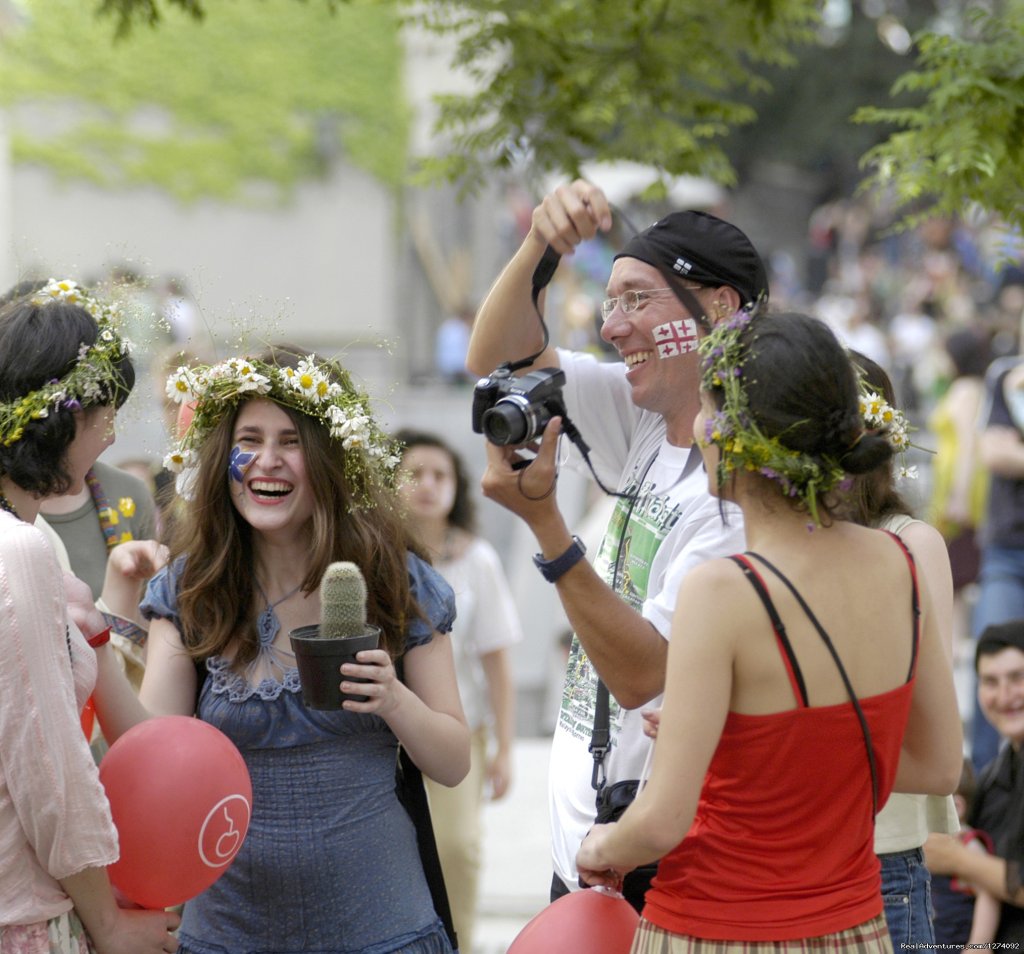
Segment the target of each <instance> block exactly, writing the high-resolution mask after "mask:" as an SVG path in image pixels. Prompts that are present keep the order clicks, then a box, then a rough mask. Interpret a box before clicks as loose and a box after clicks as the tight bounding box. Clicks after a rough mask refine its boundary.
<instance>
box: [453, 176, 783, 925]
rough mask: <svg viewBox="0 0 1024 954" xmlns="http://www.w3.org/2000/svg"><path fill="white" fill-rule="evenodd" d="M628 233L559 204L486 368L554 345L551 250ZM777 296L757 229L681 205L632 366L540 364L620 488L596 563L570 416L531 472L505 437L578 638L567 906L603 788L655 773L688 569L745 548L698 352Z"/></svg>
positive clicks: (508, 275)
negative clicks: (566, 488)
mask: <svg viewBox="0 0 1024 954" xmlns="http://www.w3.org/2000/svg"><path fill="white" fill-rule="evenodd" d="M611 226H612V215H611V211H610V208H609V205H608V201H607V199H606V197H605V196H604V194H603V193H602V192H601V190H600V189H598V188H597V187H596V186H594V185H593V184H591V183H589V182H586V181H583V180H577V181H575V182H573V183H571V184H568V185H564V186H561V187H559V188H558V189H556V190H555V191H554V192H552V193H550V194H549V195H548V196H546V197H545V198H544V200H543V201H542V202H541V203H540V205H539V206H537V208H536V209H534V212H533V219H532V225H531V228H530V231H529V234H528V235H527V237H526V239H525V240H524V242H523V244H522V246H521V247H520V248H519V250H518V251H517V252H516V254H515V256H514V257H513V258H512V260H511V262H510V263H509V264H508V265H507V266H506V267H505V269H504V271H503V272H502V274H501V275H500V276H499V278H498V280H497V281H496V283H495V284H494V286H493V288H492V289H491V291H490V293H489V294H488V296H487V298H486V300H485V301H484V303H483V305H482V307H481V308H480V310H479V312H478V314H477V318H476V323H475V325H474V328H473V335H472V339H471V341H470V348H469V354H468V358H467V366H468V367H469V368H470V369H471V370H472V371H473V372H474V373H477V374H481V375H484V374H489V373H490V372H491V371H492V370H493V369H494V368H495V367H496V366H497V365H499V364H500V363H502V362H507V361H514V360H517V359H519V358H522V357H524V356H526V355H529V354H533V353H534V352H536V351H537V350H538V348H540V347H541V343H542V342H541V326H540V323H539V322H538V320H537V312H536V311H535V309H534V305H533V300H532V290H533V289H532V285H533V276H534V272H535V270H536V269H537V266H538V264H539V263H540V262H541V259H542V257H543V256H544V255H545V251H546V250H547V249H548V248H550V249H551V250H552V251H553V252H555V253H557V254H559V255H568V254H571V253H572V252H573V251H574V249H575V248H576V246H577V245H579V243H580V242H582V241H584V240H586V239H590V238H593V237H594V236H595V235H596V234H597V233H598V232H599V231H600V232H607V231H609V229H610V228H611ZM767 296H768V281H767V275H766V272H765V268H764V264H763V263H762V261H761V258H760V256H759V255H758V253H757V251H756V250H755V249H754V247H753V245H752V244H751V243H750V240H749V239H748V238H747V236H746V235H744V234H743V232H741V231H740V230H739V229H738V228H736V227H735V226H733V225H731V224H729V223H728V222H725V221H723V220H721V219H719V218H716V217H715V216H713V215H709V214H707V213H704V212H696V211H683V212H674V213H672V214H670V215H668V216H665V217H664V218H663V219H661V220H659V221H658V222H655V223H654V224H653V225H651V226H650V227H649V228H647V229H645V230H644V231H642V232H640V233H639V234H638V235H635V236H634V237H633V238H631V239H629V240H628V241H627V242H626V244H625V246H624V247H623V248H622V250H621V251H620V252H619V254H618V255H616V256H615V260H614V264H613V267H612V272H611V276H610V277H609V279H608V285H607V298H606V300H605V301H604V302H603V304H602V309H601V314H602V318H603V325H602V328H601V337H602V338H603V339H604V340H605V341H606V342H607V343H608V344H610V345H612V346H613V347H614V348H615V349H616V351H617V352H618V354H619V357H620V358H621V361H619V362H607V363H602V362H599V361H598V360H596V359H595V358H594V357H593V356H591V355H585V354H579V353H575V352H571V351H567V350H564V349H559V348H553V347H549V348H546V349H545V350H544V351H543V352H542V353H541V354H540V355H539V356H538V357H537V359H536V360H535V361H534V363H533V365H532V368H534V369H536V368H548V367H558V368H561V369H562V370H563V371H564V372H565V375H566V384H565V387H564V392H563V396H564V399H565V405H566V410H567V412H568V416H569V418H570V419H571V420H572V421H573V422H574V423H575V425H576V427H577V428H578V429H579V431H580V432H581V434H582V435H583V437H584V439H585V441H586V442H587V444H589V445H590V447H591V454H590V458H591V462H592V464H593V467H594V469H595V471H596V473H597V474H598V476H599V477H600V479H601V481H602V482H603V483H604V484H605V485H606V486H609V487H610V486H615V487H616V488H617V490H618V491H619V494H620V496H619V497H618V499H617V501H616V506H615V510H614V512H613V514H612V516H611V518H610V520H609V523H608V527H607V529H606V531H605V536H604V540H603V542H602V544H601V548H600V551H599V552H598V554H597V555H596V557H595V559H594V562H593V566H592V567H591V565H590V564H589V563H588V562H587V560H585V559H582V557H583V548H582V545H581V543H580V542H579V541H578V539H577V538H575V537H573V536H572V534H571V532H570V530H569V528H568V527H567V525H566V523H565V520H564V518H563V517H562V514H561V513H560V511H559V510H558V506H557V502H556V500H555V495H554V494H553V493H550V491H551V490H552V489H553V486H554V481H555V480H556V463H555V458H556V445H557V443H558V442H557V440H556V437H557V435H558V433H559V431H560V421H559V420H558V419H557V418H556V419H554V420H552V421H551V423H550V424H549V425H548V427H547V428H546V429H545V432H544V439H543V441H542V443H541V447H540V450H539V453H538V456H537V458H536V460H535V461H534V462H533V463H532V464H530V466H528V467H527V468H526V469H525V470H518V469H513V466H512V465H513V463H514V462H515V461H516V457H517V453H516V451H515V450H514V449H509V448H501V447H495V446H493V445H488V448H487V454H488V462H489V463H488V469H487V472H486V474H485V475H484V480H483V487H484V493H485V495H487V496H488V497H491V498H492V499H494V500H496V501H498V502H499V503H501V504H502V505H503V506H505V507H507V508H508V509H509V510H511V511H512V512H514V513H516V514H517V515H519V516H520V517H521V518H522V519H523V520H525V521H526V523H527V524H528V525H529V527H530V529H531V530H532V531H533V533H534V535H535V536H536V538H537V542H538V544H539V547H540V552H539V553H538V554H537V556H536V557H535V558H534V559H535V563H536V564H537V566H538V568H539V569H540V571H541V572H542V573H543V575H544V577H545V579H547V580H549V581H550V582H552V583H554V584H555V586H556V587H557V589H558V594H559V598H560V599H561V601H562V605H563V607H564V609H565V612H566V615H567V617H568V619H569V621H570V623H571V624H572V626H573V629H574V630H575V636H574V638H573V641H572V647H571V650H570V655H569V662H568V671H567V674H566V681H565V687H564V690H563V697H562V704H561V709H560V713H559V719H558V724H557V727H556V729H555V736H554V740H553V744H552V753H551V772H550V809H551V830H552V851H553V864H554V877H553V879H552V888H551V896H552V900H554V899H555V898H557V897H560V896H561V895H563V894H565V893H567V892H568V891H572V890H576V889H577V888H578V875H577V872H576V867H575V857H576V853H577V850H578V849H579V846H580V843H581V842H582V840H583V837H584V836H585V835H586V833H587V831H588V829H589V828H590V827H591V825H593V823H594V821H595V817H596V805H595V796H596V792H595V789H603V790H604V791H605V793H606V794H608V793H611V792H617V791H621V790H622V789H623V788H625V787H626V786H625V785H622V786H618V788H616V785H617V783H626V785H628V782H629V781H630V780H636V779H638V778H639V777H640V775H641V772H642V770H643V766H644V762H645V760H646V758H647V755H648V752H649V749H650V742H649V740H648V739H647V738H646V737H645V736H644V734H643V719H642V715H641V711H640V707H642V706H643V707H650V708H654V707H656V706H658V705H659V704H660V694H661V691H662V686H663V683H664V677H665V662H666V658H667V652H668V643H667V640H668V636H669V631H670V627H671V621H672V614H673V611H674V609H675V596H676V592H677V590H678V587H679V583H680V581H681V579H682V577H683V576H684V575H685V574H686V572H687V571H688V570H689V569H691V568H692V567H693V566H694V565H696V564H697V563H700V562H703V561H704V560H707V559H711V558H714V557H720V556H726V555H728V554H730V553H735V552H737V551H739V550H742V549H743V533H742V522H741V520H740V516H739V511H738V510H737V509H735V508H734V507H732V506H730V505H723V506H722V507H720V506H719V503H718V501H717V500H715V499H714V498H712V497H711V495H710V494H709V493H708V489H707V477H706V475H705V474H704V472H703V469H702V468H701V466H700V453H699V451H698V449H697V447H696V446H695V445H694V436H693V420H694V417H695V415H696V413H697V410H698V407H699V404H700V397H699V383H700V360H699V357H698V355H697V344H698V342H699V339H700V338H701V337H702V336H703V335H704V333H705V332H706V331H707V330H708V329H709V328H710V327H711V325H712V324H713V323H714V322H716V321H718V320H720V319H723V318H727V317H729V316H731V315H733V314H734V313H735V312H736V311H738V310H739V309H741V308H743V307H746V306H749V305H751V304H753V303H756V302H758V301H763V300H765V299H767ZM538 304H539V305H540V307H542V299H540V300H539V301H538ZM526 370H529V369H526ZM601 682H603V684H604V685H605V686H607V689H608V690H609V702H608V705H607V712H608V717H607V726H608V737H607V743H606V744H605V740H604V739H603V738H602V737H601V735H600V732H599V734H598V736H597V737H596V738H595V736H594V728H595V720H596V722H597V725H598V729H599V730H600V729H602V728H603V724H604V722H605V720H604V718H603V716H602V714H601V713H602V710H603V698H602V694H601V692H600V689H599V683H601ZM654 861H656V859H652V862H654ZM652 873H653V868H652V867H647V868H644V869H640V870H639V871H637V872H632V873H631V874H630V875H629V876H627V878H626V883H625V886H624V891H625V894H626V896H627V898H628V899H629V900H630V902H631V903H632V904H633V905H634V907H636V908H637V909H638V910H639V909H640V908H641V907H642V904H643V895H644V892H645V891H646V888H647V885H648V883H649V880H650V877H651V875H652Z"/></svg>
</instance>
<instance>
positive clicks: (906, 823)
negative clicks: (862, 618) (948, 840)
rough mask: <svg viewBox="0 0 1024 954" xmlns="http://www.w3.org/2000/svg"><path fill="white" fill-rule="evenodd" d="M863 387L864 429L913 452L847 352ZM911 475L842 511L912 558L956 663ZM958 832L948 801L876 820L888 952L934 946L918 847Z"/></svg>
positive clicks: (897, 415)
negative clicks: (911, 495)
mask: <svg viewBox="0 0 1024 954" xmlns="http://www.w3.org/2000/svg"><path fill="white" fill-rule="evenodd" d="M850 357H851V359H852V360H853V366H854V368H855V369H856V371H857V373H858V375H859V377H860V382H861V398H860V404H861V413H862V415H863V417H864V420H865V422H866V423H867V425H868V426H869V427H885V428H886V436H887V437H888V439H889V443H890V444H892V445H893V447H894V450H895V451H896V452H897V454H898V455H899V457H902V456H903V454H904V452H905V451H906V449H907V448H908V447H909V446H910V438H909V434H908V431H909V430H910V428H909V425H908V422H907V419H906V416H905V415H904V414H903V412H902V411H901V410H900V409H899V408H898V407H897V406H896V392H895V389H894V388H893V385H892V381H891V380H890V379H889V375H888V374H886V372H885V370H884V369H883V368H882V367H881V366H880V365H878V364H877V363H876V362H874V361H872V360H871V359H870V358H869V357H867V355H863V354H861V353H860V352H858V351H851V352H850ZM913 476H916V468H908V467H906V466H902V463H901V466H900V467H899V470H898V471H897V469H896V468H894V467H893V462H892V461H886V462H885V463H884V464H882V465H880V466H879V467H876V468H875V469H874V470H872V471H870V472H869V473H867V474H861V475H860V476H858V477H857V478H855V479H854V480H853V482H852V486H851V487H850V488H849V490H848V491H847V492H846V493H845V495H844V497H845V502H844V504H843V505H842V508H841V512H842V514H843V516H844V517H845V518H847V519H850V520H853V521H854V522H856V523H859V524H861V525H862V526H865V527H879V528H881V529H883V530H888V531H890V532H891V533H895V534H897V535H898V536H899V537H900V538H901V539H902V540H903V542H904V543H906V544H907V546H909V547H910V548H911V550H913V552H914V560H915V561H916V563H917V569H918V573H919V574H920V576H921V578H922V579H924V580H927V581H928V588H929V590H930V591H931V594H932V600H933V603H934V605H935V607H936V609H937V610H938V612H937V613H936V617H937V620H938V625H939V636H940V639H941V642H942V645H943V646H944V648H945V651H946V654H947V656H948V657H949V658H950V659H951V660H952V657H953V574H952V571H951V569H950V565H949V552H948V551H947V549H946V541H945V540H944V539H943V537H942V534H941V533H939V531H938V530H936V529H935V527H933V526H931V525H930V524H927V523H924V522H923V521H921V520H916V519H914V517H913V508H912V507H911V506H910V504H909V503H908V502H907V501H906V500H905V499H904V497H903V494H901V493H900V491H899V489H898V486H897V483H896V481H897V477H913ZM959 830H960V819H959V818H958V817H957V811H956V805H955V804H954V802H953V798H952V797H951V796H949V795H947V796H945V797H944V798H942V797H939V796H937V795H912V794H907V793H898V794H897V793H894V794H893V796H892V798H890V799H889V801H888V802H886V803H885V807H884V808H883V809H882V811H880V812H879V813H878V817H877V818H876V819H875V852H876V854H877V855H878V860H879V861H880V862H881V866H882V897H883V899H884V900H885V919H886V924H887V925H888V928H889V935H890V937H891V939H892V943H893V949H894V950H896V951H899V950H910V949H911V948H913V949H915V950H925V949H929V948H934V947H935V931H934V930H933V928H932V896H931V877H930V875H929V873H928V869H927V868H926V867H925V864H924V851H923V845H924V843H925V839H926V838H927V837H928V834H929V832H938V833H941V834H956V833H957V832H958V831H959Z"/></svg>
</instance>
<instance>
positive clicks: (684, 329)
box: [651, 318, 700, 358]
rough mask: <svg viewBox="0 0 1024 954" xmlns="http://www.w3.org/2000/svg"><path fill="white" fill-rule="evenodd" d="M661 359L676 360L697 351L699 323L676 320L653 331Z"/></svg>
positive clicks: (681, 319)
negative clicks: (680, 356) (682, 355)
mask: <svg viewBox="0 0 1024 954" xmlns="http://www.w3.org/2000/svg"><path fill="white" fill-rule="evenodd" d="M651 334H653V335H654V343H655V346H656V347H657V350H658V357H659V358H675V357H677V356H678V355H681V354H688V353H689V352H691V351H696V350H697V345H698V344H699V340H700V339H698V337H697V322H696V321H694V320H693V319H692V318H676V319H674V320H672V321H666V322H665V323H664V324H662V325H656V326H655V327H654V328H653V329H651Z"/></svg>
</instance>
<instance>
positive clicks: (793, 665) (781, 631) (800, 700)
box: [729, 554, 807, 709]
mask: <svg viewBox="0 0 1024 954" xmlns="http://www.w3.org/2000/svg"><path fill="white" fill-rule="evenodd" d="M729 559H730V560H732V562H733V563H735V564H736V565H737V566H738V567H739V568H740V569H741V570H742V571H743V575H744V576H745V577H746V578H747V580H748V581H749V582H750V585H751V586H752V587H753V588H754V592H755V593H756V594H757V595H758V596H759V597H760V598H761V602H762V603H763V604H764V608H765V610H766V611H767V612H768V618H769V619H770V620H771V621H772V629H773V630H775V641H776V642H777V643H778V644H779V649H780V650H781V652H782V662H783V664H784V665H785V667H786V674H787V675H788V676H789V684H790V686H792V687H793V695H794V696H795V697H796V701H797V705H798V706H801V707H802V708H805V709H806V708H807V687H806V686H805V685H804V674H803V673H802V672H801V671H800V664H799V663H798V662H797V660H796V655H795V654H794V653H793V647H792V646H791V645H790V643H789V637H788V636H787V635H786V627H785V626H784V625H783V623H782V620H781V618H780V617H779V612H778V610H777V609H775V604H774V603H773V602H772V598H771V597H770V596H769V595H768V587H767V586H765V585H764V580H762V579H761V574H760V573H758V572H757V570H755V569H754V567H753V566H752V565H751V563H750V560H748V559H747V558H746V557H745V556H742V555H739V554H735V555H733V556H731V557H729Z"/></svg>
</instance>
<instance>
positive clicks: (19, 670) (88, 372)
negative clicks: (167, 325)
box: [0, 281, 179, 954]
mask: <svg viewBox="0 0 1024 954" xmlns="http://www.w3.org/2000/svg"><path fill="white" fill-rule="evenodd" d="M117 319H118V312H117V309H116V308H115V307H114V306H112V305H107V304H104V303H101V302H100V301H99V300H97V299H96V298H95V297H94V296H93V295H92V294H89V293H87V292H86V291H85V290H84V289H82V288H80V287H79V286H78V285H77V284H76V283H75V282H72V281H50V282H48V283H46V284H45V285H44V286H43V287H41V288H35V287H33V288H31V289H30V290H29V294H28V295H27V296H23V297H20V298H16V299H15V300H13V301H11V302H10V303H8V304H7V305H6V306H4V307H3V308H2V309H0V633H2V634H3V641H4V650H5V658H4V663H3V665H2V666H0V856H2V858H3V864H2V865H0V950H2V951H4V952H5V954H85V952H87V951H90V952H91V951H95V952H98V954H140V952H142V954H150V952H152V954H156V952H160V951H174V950H176V949H177V946H178V945H177V941H176V940H175V938H174V936H173V934H171V933H170V932H171V931H173V930H174V929H175V928H176V927H177V925H178V920H179V919H178V916H177V915H176V914H168V913H165V912H163V911H139V910H123V909H121V908H119V907H118V905H117V903H116V902H115V897H114V893H113V891H112V889H111V886H110V881H109V879H108V878H107V871H106V866H107V865H108V864H110V863H112V862H114V861H116V860H117V857H118V850H117V832H116V831H115V830H114V825H113V822H112V820H111V816H110V808H109V805H108V804H107V801H106V798H105V796H104V793H103V788H102V786H101V785H100V781H99V775H98V772H97V769H96V764H95V762H94V761H93V757H92V754H91V753H90V751H89V746H88V743H87V741H86V738H85V736H84V734H83V732H82V729H81V727H80V723H79V716H80V712H81V709H82V707H83V705H84V704H85V702H86V700H87V699H88V697H89V695H90V693H91V691H92V689H93V684H94V683H95V681H96V673H97V659H100V660H101V661H104V664H107V665H113V666H116V665H117V663H116V661H115V660H114V659H113V656H112V652H113V650H112V648H111V645H110V643H109V642H108V640H109V636H110V628H109V627H108V626H106V624H105V622H104V620H103V617H102V616H101V615H100V614H99V613H98V612H97V611H96V609H95V607H93V606H92V601H91V593H90V591H89V587H88V586H87V585H86V584H84V583H82V582H81V581H79V580H76V579H74V578H73V577H70V576H68V578H67V579H63V578H62V576H61V572H60V569H59V566H58V562H57V558H56V556H55V554H54V552H53V551H52V550H51V549H50V547H49V545H48V543H47V542H46V540H45V538H44V536H43V534H42V533H41V532H40V531H39V530H37V529H36V528H35V527H33V526H32V523H33V521H34V520H35V518H36V515H37V513H38V511H39V502H40V500H42V499H44V498H46V497H47V496H49V495H53V494H60V493H65V492H67V491H75V492H77V491H78V490H80V489H81V487H82V485H83V481H84V480H85V475H86V473H87V472H88V470H89V468H90V467H91V466H92V464H93V463H94V462H95V460H96V458H97V457H98V456H99V454H100V453H101V452H102V451H103V450H104V449H105V448H106V447H107V446H109V445H110V443H111V442H112V441H113V439H114V411H115V409H116V408H117V407H119V406H120V405H121V404H122V403H123V402H124V400H125V399H126V398H127V396H128V393H129V392H130V391H131V388H132V386H133V384H134V382H135V373H134V371H133V369H132V364H131V360H130V358H129V357H128V349H127V346H126V344H125V342H124V341H123V339H122V338H121V337H120V336H119V335H118V333H117ZM82 591H84V592H82Z"/></svg>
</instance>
